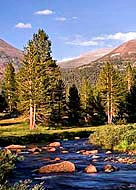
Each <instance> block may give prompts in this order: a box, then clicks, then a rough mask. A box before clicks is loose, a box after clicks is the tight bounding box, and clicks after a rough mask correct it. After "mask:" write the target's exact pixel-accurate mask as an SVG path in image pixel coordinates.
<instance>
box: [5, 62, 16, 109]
mask: <svg viewBox="0 0 136 190" xmlns="http://www.w3.org/2000/svg"><path fill="white" fill-rule="evenodd" d="M2 96H3V97H4V98H5V100H6V103H7V105H8V110H9V111H10V112H12V111H13V109H14V108H15V69H14V67H13V65H12V63H11V62H10V63H8V64H7V66H6V68H5V72H4V78H3V81H2Z"/></svg>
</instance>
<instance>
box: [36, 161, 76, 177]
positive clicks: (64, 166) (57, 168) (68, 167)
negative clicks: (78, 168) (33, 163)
mask: <svg viewBox="0 0 136 190" xmlns="http://www.w3.org/2000/svg"><path fill="white" fill-rule="evenodd" d="M74 171H75V165H74V164H73V163H72V162H68V161H63V162H60V163H57V164H50V165H47V166H43V167H41V168H40V169H39V170H38V172H39V173H40V174H43V173H61V172H64V173H67V172H68V173H71V172H74Z"/></svg>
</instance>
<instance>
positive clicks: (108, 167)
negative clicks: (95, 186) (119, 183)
mask: <svg viewBox="0 0 136 190" xmlns="http://www.w3.org/2000/svg"><path fill="white" fill-rule="evenodd" d="M118 170H119V168H117V167H115V166H112V165H110V164H108V165H105V166H104V171H105V172H106V173H111V172H115V171H118Z"/></svg>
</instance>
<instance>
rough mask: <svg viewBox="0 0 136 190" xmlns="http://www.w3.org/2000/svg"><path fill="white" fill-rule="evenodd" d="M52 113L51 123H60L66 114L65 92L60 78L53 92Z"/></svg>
mask: <svg viewBox="0 0 136 190" xmlns="http://www.w3.org/2000/svg"><path fill="white" fill-rule="evenodd" d="M52 103H53V105H52V113H51V116H50V124H51V125H61V124H62V123H63V117H64V116H65V115H66V110H67V108H66V93H65V85H64V83H63V81H62V80H58V82H57V84H56V88H55V89H54V93H53V102H52Z"/></svg>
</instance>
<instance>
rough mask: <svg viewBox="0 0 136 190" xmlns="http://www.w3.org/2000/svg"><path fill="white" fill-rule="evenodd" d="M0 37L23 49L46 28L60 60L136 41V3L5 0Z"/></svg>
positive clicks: (0, 5)
mask: <svg viewBox="0 0 136 190" xmlns="http://www.w3.org/2000/svg"><path fill="white" fill-rule="evenodd" d="M0 8H1V9H0V10H1V12H0V38H2V39H4V40H6V41H7V42H9V43H10V44H12V45H14V46H15V47H17V48H20V49H23V47H24V46H25V45H26V44H27V42H28V40H29V39H31V38H32V35H33V33H35V32H37V30H38V29H39V28H43V29H44V30H45V31H46V33H47V34H48V35H49V38H50V40H51V41H52V52H53V57H54V58H55V59H57V60H61V59H67V58H71V57H76V56H79V55H80V54H82V53H84V52H88V51H92V50H95V49H98V48H105V47H115V46H117V45H119V44H121V43H123V42H125V41H127V40H131V39H134V38H136V0H1V2H0Z"/></svg>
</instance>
